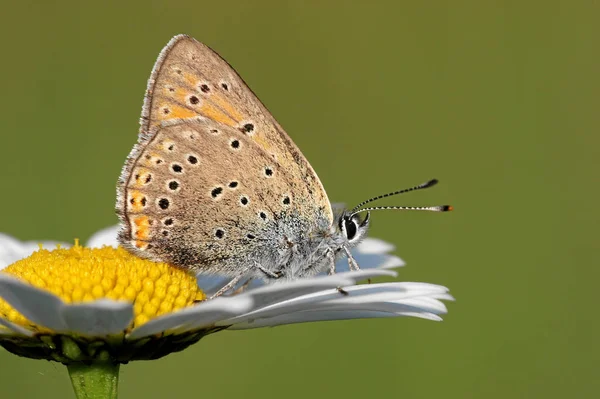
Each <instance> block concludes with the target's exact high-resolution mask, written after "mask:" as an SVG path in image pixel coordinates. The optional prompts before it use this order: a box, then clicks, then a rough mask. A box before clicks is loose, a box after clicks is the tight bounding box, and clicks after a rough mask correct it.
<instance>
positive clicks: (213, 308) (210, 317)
mask: <svg viewBox="0 0 600 399" xmlns="http://www.w3.org/2000/svg"><path fill="white" fill-rule="evenodd" d="M251 307H252V299H251V298H250V297H248V296H245V295H239V296H236V297H232V298H216V299H213V300H210V301H207V302H202V303H199V304H198V305H195V306H193V307H189V308H185V309H183V310H181V311H179V312H175V313H170V314H168V315H165V316H161V317H157V318H156V319H153V320H151V321H149V322H148V323H146V324H144V325H142V326H141V327H139V328H136V329H134V330H133V331H132V332H131V334H130V335H129V336H128V339H138V338H142V337H146V336H148V335H153V334H158V333H162V332H165V331H169V330H174V329H176V328H182V327H183V329H184V330H192V329H195V328H200V327H201V326H208V325H212V324H214V323H215V322H216V321H218V320H221V319H224V318H227V317H231V316H233V315H236V314H239V313H244V312H246V311H248V310H249V309H250V308H251Z"/></svg>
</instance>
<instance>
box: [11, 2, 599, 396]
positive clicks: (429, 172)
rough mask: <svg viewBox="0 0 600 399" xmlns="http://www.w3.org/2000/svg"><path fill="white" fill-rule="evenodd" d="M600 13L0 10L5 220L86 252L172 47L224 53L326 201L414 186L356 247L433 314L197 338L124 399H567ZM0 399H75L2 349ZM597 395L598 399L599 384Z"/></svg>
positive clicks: (530, 9) (587, 315) (580, 323)
mask: <svg viewBox="0 0 600 399" xmlns="http://www.w3.org/2000/svg"><path fill="white" fill-rule="evenodd" d="M599 11H600V5H599V3H598V2H594V1H574V2H565V1H556V2H548V1H528V2H520V1H504V2H503V1H494V2H488V1H477V0H473V1H448V2H442V1H439V2H389V3H388V2H379V1H368V2H358V1H357V2H350V1H335V2H334V1H304V2H300V1H296V2H284V1H275V0H273V1H251V2H250V1H243V0H238V1H220V2H204V1H198V0H196V1H189V0H180V1H177V2H173V1H170V2H167V1H164V2H159V1H146V2H142V1H128V2H121V1H120V2H94V3H92V2H78V1H62V2H43V1H37V2H30V1H21V2H10V3H6V4H5V5H4V6H3V7H2V14H3V15H2V16H3V18H2V20H3V23H2V24H1V25H0V44H1V46H2V49H3V54H4V55H3V57H2V62H1V64H0V84H1V87H2V96H0V109H1V110H2V115H3V117H2V118H1V119H0V131H1V132H2V133H1V134H2V142H3V144H2V157H1V161H0V162H1V165H2V167H1V168H0V175H1V182H2V185H3V189H2V192H3V193H4V194H3V195H2V196H1V197H0V204H1V206H2V208H3V209H4V212H3V213H4V216H3V217H2V222H1V225H0V231H4V232H7V233H10V234H12V235H14V236H16V237H17V238H20V239H27V240H30V239H58V240H63V241H71V240H72V239H73V238H74V237H80V238H82V239H83V240H85V239H87V237H89V236H90V235H91V234H92V233H93V232H94V231H96V230H98V229H100V228H102V227H106V226H109V225H112V224H115V223H116V217H115V215H114V212H113V207H114V196H115V181H116V179H117V176H118V174H119V171H120V168H121V165H122V163H123V161H124V159H125V157H126V155H127V154H128V152H129V150H130V148H131V146H132V145H133V144H134V142H135V141H136V133H137V128H138V125H137V121H138V117H139V113H140V109H141V104H142V96H143V93H144V89H145V85H146V79H147V78H148V75H149V73H150V70H151V67H152V65H153V63H154V60H155V58H156V56H157V55H158V52H159V51H160V49H161V48H162V46H163V45H164V44H166V42H167V41H168V40H169V39H170V37H171V36H173V35H175V34H177V33H187V34H189V35H192V36H194V37H196V38H197V39H198V40H201V41H204V42H206V43H207V44H209V45H210V46H211V47H213V48H214V49H216V50H217V51H218V52H219V53H220V54H221V55H222V56H223V57H225V58H226V59H227V60H228V61H229V62H230V63H231V64H232V65H233V66H234V67H235V68H236V69H237V70H238V71H239V73H240V74H241V75H242V76H243V77H244V79H245V80H246V81H247V82H248V83H249V84H250V86H251V87H252V88H253V89H254V90H255V92H256V93H257V94H258V95H259V97H260V98H261V99H262V100H263V101H264V102H265V104H266V105H267V106H268V107H269V109H270V110H271V111H272V113H273V114H274V115H275V116H276V117H277V119H278V120H279V122H280V123H281V124H282V125H283V126H284V127H285V128H286V130H287V131H288V132H289V134H290V135H291V136H292V138H293V139H294V140H295V142H296V143H297V144H298V145H299V147H300V148H301V149H302V150H303V152H304V154H305V155H306V156H307V158H308V159H309V160H310V162H311V163H312V165H313V166H314V168H315V169H316V170H317V172H318V173H319V176H320V177H321V180H322V181H323V183H324V185H325V187H327V190H328V193H329V196H330V198H331V199H332V200H334V201H345V202H347V203H349V204H354V203H356V202H358V201H359V200H362V199H364V198H365V197H367V196H371V195H373V194H378V193H382V192H385V191H388V190H392V189H396V188H402V187H405V186H410V185H413V184H416V183H420V182H422V181H424V180H427V179H429V178H432V177H436V178H438V179H440V181H441V183H440V185H439V186H438V187H436V188H435V189H432V190H427V191H426V192H422V193H415V194H410V195H407V196H406V197H403V198H400V197H397V198H395V200H393V201H390V203H393V204H407V205H413V204H414V205H419V204H437V203H451V204H453V205H454V206H455V207H456V211H455V212H454V213H450V214H423V213H393V212H382V213H376V214H374V215H373V218H374V220H373V229H372V231H371V236H373V237H380V238H383V239H385V240H387V241H390V242H392V243H394V244H395V245H396V246H397V254H399V255H400V256H401V257H402V258H404V259H405V260H406V261H407V262H408V266H407V267H406V268H404V269H402V270H401V271H400V276H399V279H401V280H406V281H426V282H432V283H439V284H443V285H446V286H448V287H450V288H451V292H452V293H453V294H454V295H455V296H456V298H457V302H455V303H453V304H450V306H449V308H450V313H449V314H448V315H447V316H446V317H445V321H444V322H442V323H434V322H430V321H424V320H417V319H387V320H369V321H344V322H332V323H321V324H307V325H294V326H284V327H278V328H274V329H262V330H253V331H248V332H224V333H219V334H216V335H213V336H210V337H208V338H206V339H204V340H203V341H201V342H200V343H199V344H197V345H195V346H193V347H191V348H190V349H188V350H186V351H184V352H182V353H178V354H173V355H171V356H168V357H166V358H164V359H161V360H158V361H152V362H135V363H133V364H130V365H127V366H124V367H123V368H122V373H121V374H122V375H121V387H120V390H121V395H122V397H123V398H132V397H139V398H142V397H145V398H163V397H166V396H169V397H183V396H193V397H223V398H230V397H242V398H261V399H262V398H279V397H286V398H305V397H329V398H331V397H342V398H361V397H365V395H377V397H402V398H429V397H434V396H437V395H443V396H444V397H449V398H528V397H545V398H563V397H577V398H580V397H593V396H596V395H597V393H598V391H599V390H600V379H599V378H598V377H597V374H598V373H597V369H598V364H599V360H600V356H599V355H600V348H599V345H598V333H599V327H600V322H599V321H598V318H597V312H598V306H597V305H598V299H597V295H596V292H595V291H596V290H597V288H596V287H597V280H598V279H599V278H600V270H599V266H600V265H599V262H598V249H599V248H598V222H599V212H598V209H597V208H598V205H597V201H598V199H599V194H600V189H599V186H598V183H599V179H598V177H597V176H598V166H599V162H598V159H599V156H600V151H599V149H600V136H599V134H598V127H599V126H600V112H598V105H599V99H600V97H599V94H600V79H599V77H598V71H599V67H600V56H599V51H598V49H599V48H598V43H599V38H600V36H599V34H600V24H599V23H598V20H599V17H600V13H599ZM0 362H1V363H0V365H1V371H0V384H1V386H2V397H4V398H9V397H17V396H19V397H30V398H68V397H73V393H72V391H71V387H70V383H69V380H68V377H67V373H66V370H65V369H64V367H62V366H61V365H59V364H54V363H48V362H42V361H34V360H28V359H22V358H18V357H16V356H13V355H11V354H9V353H7V352H5V351H1V352H0ZM594 392H596V395H594Z"/></svg>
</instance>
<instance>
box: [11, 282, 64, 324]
mask: <svg viewBox="0 0 600 399" xmlns="http://www.w3.org/2000/svg"><path fill="white" fill-rule="evenodd" d="M0 297H2V299H4V300H5V301H6V302H8V303H9V304H10V305H11V306H12V307H13V308H15V309H16V310H17V311H18V312H19V313H21V314H22V315H23V316H25V317H26V318H27V319H29V320H30V321H32V322H33V323H35V324H39V325H41V326H44V327H47V328H49V329H51V330H55V331H58V332H61V331H67V324H66V323H65V321H64V320H63V319H62V316H61V310H62V307H63V306H64V303H63V301H62V300H60V298H58V297H57V296H55V295H53V294H50V293H48V292H46V291H42V290H40V289H38V288H36V287H34V286H32V285H30V284H26V283H24V282H22V281H20V280H18V279H16V278H13V277H9V276H8V275H6V274H0Z"/></svg>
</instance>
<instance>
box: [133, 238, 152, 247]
mask: <svg viewBox="0 0 600 399" xmlns="http://www.w3.org/2000/svg"><path fill="white" fill-rule="evenodd" d="M133 245H135V247H136V248H137V249H146V248H147V247H148V244H147V243H145V242H143V241H138V240H135V241H134V244H133Z"/></svg>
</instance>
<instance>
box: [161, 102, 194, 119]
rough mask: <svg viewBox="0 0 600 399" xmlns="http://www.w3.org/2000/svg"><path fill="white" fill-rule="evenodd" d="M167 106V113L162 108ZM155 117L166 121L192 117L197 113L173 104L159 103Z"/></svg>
mask: <svg viewBox="0 0 600 399" xmlns="http://www.w3.org/2000/svg"><path fill="white" fill-rule="evenodd" d="M165 108H167V109H168V110H169V113H167V114H165V113H164V109H165ZM157 114H158V116H157V118H156V119H158V120H159V121H166V120H169V119H179V118H181V119H185V118H192V117H194V116H197V115H198V114H197V113H196V112H194V111H192V110H191V109H188V108H184V107H180V106H179V105H175V104H161V105H160V106H159V108H158V110H157Z"/></svg>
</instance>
